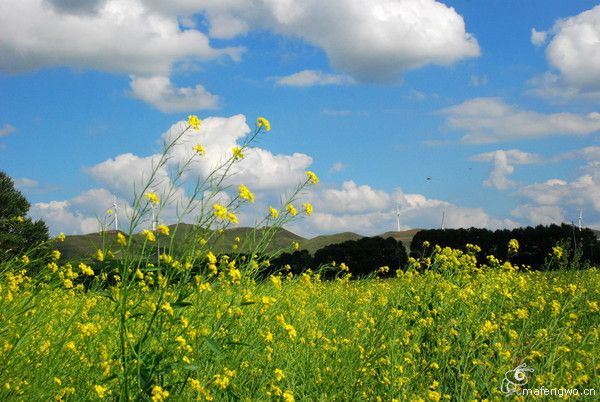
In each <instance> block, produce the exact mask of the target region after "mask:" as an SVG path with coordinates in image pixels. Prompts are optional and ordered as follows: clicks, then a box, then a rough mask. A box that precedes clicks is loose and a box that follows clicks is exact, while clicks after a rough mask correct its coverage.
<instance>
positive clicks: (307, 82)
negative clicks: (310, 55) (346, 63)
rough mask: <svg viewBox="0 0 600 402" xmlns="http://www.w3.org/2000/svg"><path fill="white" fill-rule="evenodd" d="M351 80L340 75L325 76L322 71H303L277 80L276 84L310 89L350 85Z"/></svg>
mask: <svg viewBox="0 0 600 402" xmlns="http://www.w3.org/2000/svg"><path fill="white" fill-rule="evenodd" d="M352 81H353V80H352V79H351V78H350V77H348V76H346V75H342V74H325V73H323V72H322V71H316V70H303V71H300V72H298V73H294V74H291V75H287V76H285V77H281V78H278V79H277V81H276V84H277V85H279V86H289V87H312V86H315V85H343V84H350V83H352Z"/></svg>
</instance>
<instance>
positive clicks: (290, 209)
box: [285, 204, 298, 216]
mask: <svg viewBox="0 0 600 402" xmlns="http://www.w3.org/2000/svg"><path fill="white" fill-rule="evenodd" d="M285 208H286V210H287V211H288V213H289V214H290V215H292V216H296V215H297V214H298V210H297V209H296V207H294V206H293V205H292V204H287V207H285Z"/></svg>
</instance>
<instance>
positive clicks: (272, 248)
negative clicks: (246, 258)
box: [57, 223, 420, 261]
mask: <svg viewBox="0 0 600 402" xmlns="http://www.w3.org/2000/svg"><path fill="white" fill-rule="evenodd" d="M176 226H177V225H171V226H169V228H170V230H171V232H172V233H175V238H174V242H175V243H176V244H177V242H178V239H181V240H183V239H184V238H185V237H186V235H187V234H188V233H189V231H190V230H192V228H193V225H190V224H186V223H180V224H179V225H178V226H177V230H175V227H176ZM264 230H267V228H260V229H254V228H248V227H239V228H230V229H225V230H223V233H222V234H214V233H213V232H211V231H208V230H206V229H204V230H203V233H202V234H200V235H206V237H209V236H210V234H211V233H213V238H212V240H211V241H210V246H211V249H212V250H213V252H215V253H227V252H231V251H232V249H233V245H234V244H235V243H238V242H237V241H236V238H239V239H240V241H239V244H240V249H239V251H241V252H244V251H245V250H244V249H243V245H244V241H245V240H248V239H250V238H251V237H252V236H256V237H257V238H260V237H261V236H262V232H264ZM419 230H420V229H410V230H405V231H401V232H385V233H383V234H381V235H378V236H380V237H383V238H388V237H393V238H394V239H396V240H401V241H402V243H403V245H404V247H405V248H406V249H407V250H408V249H409V247H410V242H411V240H412V238H413V236H414V235H415V233H417V232H418V231H419ZM116 233H117V232H116V231H115V230H110V231H106V232H105V233H104V240H105V241H106V242H107V244H112V242H113V241H114V239H115V238H116ZM134 236H135V239H137V241H138V242H140V241H141V238H140V234H135V235H134ZM363 237H375V236H363V235H360V234H358V233H353V232H342V233H335V234H330V235H320V236H316V237H313V238H310V239H307V238H304V237H302V236H299V235H297V234H295V233H292V232H290V231H289V230H287V229H283V228H279V229H277V232H276V233H275V234H274V235H273V238H272V239H271V241H270V243H269V246H268V247H267V249H266V251H267V252H269V253H280V252H292V251H293V250H292V243H293V242H297V243H298V244H299V246H300V249H301V250H307V251H308V252H310V253H311V254H314V253H315V251H317V250H319V249H320V248H323V247H325V246H328V245H330V244H338V243H343V242H345V241H348V240H358V239H361V238H363ZM102 242H103V235H102V233H88V234H84V235H69V236H67V237H66V239H65V241H64V242H63V243H58V244H57V248H58V250H59V251H60V252H61V254H62V257H63V260H65V261H69V260H74V259H75V260H76V259H82V258H88V257H90V256H92V255H94V253H95V252H96V250H97V249H99V248H102Z"/></svg>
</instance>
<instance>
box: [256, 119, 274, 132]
mask: <svg viewBox="0 0 600 402" xmlns="http://www.w3.org/2000/svg"><path fill="white" fill-rule="evenodd" d="M256 125H257V126H258V127H259V128H260V127H264V128H265V131H270V130H271V123H269V120H267V119H265V118H264V117H259V118H258V119H257V120H256Z"/></svg>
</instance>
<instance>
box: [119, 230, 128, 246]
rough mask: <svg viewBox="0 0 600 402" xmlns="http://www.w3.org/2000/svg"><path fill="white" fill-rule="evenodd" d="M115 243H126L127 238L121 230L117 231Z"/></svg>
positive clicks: (123, 244) (122, 244)
mask: <svg viewBox="0 0 600 402" xmlns="http://www.w3.org/2000/svg"><path fill="white" fill-rule="evenodd" d="M117 243H119V244H120V245H121V246H125V245H127V239H126V238H125V236H124V235H123V233H121V232H119V233H117Z"/></svg>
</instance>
